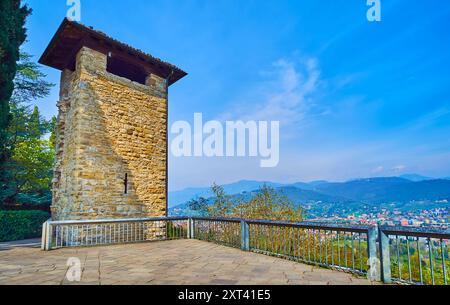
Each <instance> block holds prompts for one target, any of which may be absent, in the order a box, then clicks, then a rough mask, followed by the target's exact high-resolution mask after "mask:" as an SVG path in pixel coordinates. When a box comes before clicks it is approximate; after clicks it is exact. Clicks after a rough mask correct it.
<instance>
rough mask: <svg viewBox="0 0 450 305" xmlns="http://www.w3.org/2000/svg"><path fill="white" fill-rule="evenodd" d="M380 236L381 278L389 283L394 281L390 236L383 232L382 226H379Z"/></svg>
mask: <svg viewBox="0 0 450 305" xmlns="http://www.w3.org/2000/svg"><path fill="white" fill-rule="evenodd" d="M378 236H379V239H380V263H381V279H382V280H383V282H385V283H386V284H389V283H391V282H392V278H391V257H390V248H389V236H388V235H386V234H385V233H384V232H383V230H382V229H381V227H379V230H378Z"/></svg>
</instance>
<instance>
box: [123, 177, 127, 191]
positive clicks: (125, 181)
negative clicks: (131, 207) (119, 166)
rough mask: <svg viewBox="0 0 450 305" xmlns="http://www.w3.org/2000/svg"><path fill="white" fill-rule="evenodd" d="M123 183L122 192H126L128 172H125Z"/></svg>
mask: <svg viewBox="0 0 450 305" xmlns="http://www.w3.org/2000/svg"><path fill="white" fill-rule="evenodd" d="M123 184H124V194H128V174H125V179H124V180H123Z"/></svg>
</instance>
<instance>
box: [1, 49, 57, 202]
mask: <svg viewBox="0 0 450 305" xmlns="http://www.w3.org/2000/svg"><path fill="white" fill-rule="evenodd" d="M44 78H45V75H44V74H43V73H42V72H40V70H39V66H37V65H36V64H34V63H33V62H31V56H30V55H28V54H22V55H21V61H20V62H19V64H18V70H17V76H16V78H15V80H14V83H15V87H16V88H15V90H14V92H13V95H12V97H11V100H10V109H11V120H10V124H9V127H8V129H7V139H6V147H7V150H8V151H9V153H8V158H7V159H6V161H5V162H4V165H3V168H4V177H6V178H7V179H6V180H5V182H4V183H3V187H2V190H1V192H0V202H3V203H4V204H6V205H16V204H26V205H29V204H38V205H39V204H47V205H48V204H50V201H51V195H50V183H51V177H52V172H51V169H52V166H53V160H54V141H55V139H54V136H53V138H52V136H50V139H46V137H47V135H48V134H49V133H50V132H52V134H54V129H55V124H56V119H55V118H52V120H46V119H44V118H43V117H42V116H41V115H40V113H39V109H38V108H37V107H36V106H35V107H30V102H31V101H32V100H33V99H35V98H42V97H44V96H46V95H48V94H49V91H50V88H51V87H52V86H53V85H52V84H50V83H48V82H46V81H45V80H44Z"/></svg>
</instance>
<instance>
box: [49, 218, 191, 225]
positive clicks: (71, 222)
mask: <svg viewBox="0 0 450 305" xmlns="http://www.w3.org/2000/svg"><path fill="white" fill-rule="evenodd" d="M188 219H189V217H152V218H128V219H93V220H63V221H49V222H48V224H50V225H52V226H64V225H81V224H103V223H126V222H150V221H177V220H188Z"/></svg>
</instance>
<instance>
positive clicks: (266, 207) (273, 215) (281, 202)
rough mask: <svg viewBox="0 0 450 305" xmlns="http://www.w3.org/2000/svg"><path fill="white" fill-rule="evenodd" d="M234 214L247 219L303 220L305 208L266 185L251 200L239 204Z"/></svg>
mask: <svg viewBox="0 0 450 305" xmlns="http://www.w3.org/2000/svg"><path fill="white" fill-rule="evenodd" d="M234 214H235V215H237V216H239V217H240V218H246V219H269V220H288V221H301V220H302V218H303V209H302V208H296V207H295V205H294V204H293V203H292V202H291V201H290V200H289V198H288V197H286V196H285V195H283V194H281V193H279V192H277V191H276V190H275V189H274V188H272V187H269V186H267V185H264V186H262V187H261V189H260V190H259V192H257V193H256V195H255V196H253V197H252V198H251V199H250V200H249V201H247V202H242V203H241V204H238V205H237V206H236V208H235V212H234Z"/></svg>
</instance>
